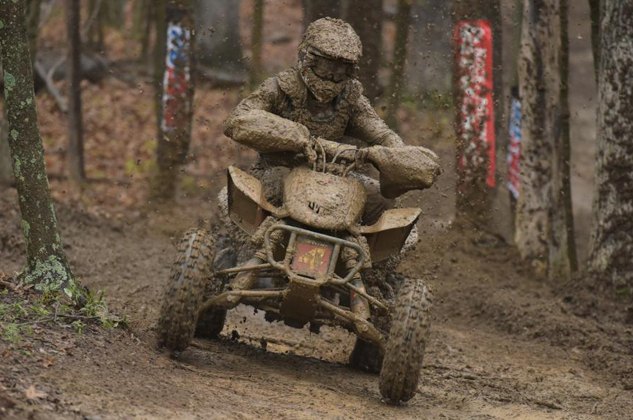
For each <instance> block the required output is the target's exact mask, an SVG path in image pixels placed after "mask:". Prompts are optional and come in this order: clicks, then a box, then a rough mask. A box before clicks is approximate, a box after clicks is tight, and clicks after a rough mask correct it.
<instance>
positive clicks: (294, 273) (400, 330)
mask: <svg viewBox="0 0 633 420" xmlns="http://www.w3.org/2000/svg"><path fill="white" fill-rule="evenodd" d="M315 150H317V151H319V153H318V156H317V159H312V162H307V163H306V164H305V165H301V166H298V167H295V168H293V169H292V170H290V171H289V173H288V174H287V176H286V177H285V179H284V182H283V204H282V205H281V206H275V205H273V204H271V202H270V201H269V200H268V199H267V198H266V196H265V194H264V191H263V186H262V183H261V182H260V180H258V179H256V178H255V177H253V176H252V175H250V174H248V173H247V172H245V171H243V170H241V169H239V168H237V167H234V166H231V167H229V168H228V171H227V172H228V176H227V180H228V182H227V201H228V217H229V218H230V223H231V224H233V227H237V228H239V229H240V230H241V231H242V232H243V233H245V234H246V235H247V236H248V238H249V239H248V241H249V242H250V245H251V246H252V248H251V249H253V250H254V252H253V255H252V256H251V258H249V259H248V260H246V261H245V262H242V263H240V264H236V265H235V266H230V267H226V265H227V264H218V260H222V259H218V258H217V255H215V250H216V248H217V247H216V246H215V242H214V238H213V237H212V235H211V234H210V233H209V231H207V230H205V229H192V230H189V231H188V232H187V233H186V234H185V235H184V237H183V238H182V240H181V242H180V245H179V247H178V257H177V259H176V262H175V264H174V266H173V270H172V272H171V277H170V281H169V284H168V288H167V291H166V294H165V299H164V302H163V305H162V309H161V314H160V319H159V325H158V335H159V341H160V343H161V344H162V345H163V346H165V347H166V348H167V349H169V350H170V351H172V352H179V351H182V350H184V349H185V348H186V347H187V346H189V344H190V343H191V340H192V339H193V337H194V335H195V336H199V337H206V338H212V337H217V336H218V335H219V333H220V332H221V331H222V329H223V327H224V322H225V318H226V314H227V310H230V309H231V308H234V307H236V306H237V305H238V304H244V305H250V306H252V307H254V308H256V309H257V310H261V311H263V312H264V313H265V316H266V320H268V321H283V322H284V323H285V324H287V325H289V326H291V327H296V328H303V327H304V326H306V325H308V324H309V326H310V329H311V330H312V331H318V329H319V327H320V326H322V325H328V326H338V327H342V328H345V329H347V330H348V331H350V332H352V333H354V334H355V335H356V336H357V341H356V345H355V347H354V351H353V353H352V355H351V357H350V361H351V363H352V364H353V365H354V364H355V365H357V366H361V365H363V363H362V362H363V361H365V362H366V363H365V364H364V366H365V367H368V366H372V363H373V366H374V368H373V370H376V371H379V372H380V392H381V394H382V396H383V397H384V399H385V400H386V401H387V402H388V403H391V404H398V403H400V402H404V401H408V400H409V399H411V398H412V397H413V395H414V394H415V392H416V389H417V385H418V381H419V378H420V368H421V365H422V357H423V354H424V348H425V345H426V341H427V337H428V332H429V322H430V320H429V309H430V306H431V303H430V292H429V290H428V288H427V286H426V285H425V283H424V281H423V280H422V279H420V278H410V277H404V276H395V277H394V273H393V272H390V273H385V275H390V276H391V277H390V278H391V280H392V282H394V281H393V279H394V278H395V279H396V281H395V284H393V286H394V287H393V288H392V287H387V289H390V290H395V292H394V293H391V296H389V295H390V293H381V292H380V290H381V289H380V288H372V289H371V290H372V292H371V293H370V291H369V290H370V289H368V288H366V285H365V281H364V280H365V279H364V273H366V272H369V271H370V270H371V268H372V267H380V264H385V263H386V262H387V261H390V260H394V259H397V258H398V256H399V254H400V253H401V252H402V249H403V246H404V245H405V242H406V241H407V239H408V237H409V235H410V234H411V232H412V229H414V226H415V224H416V222H417V220H418V218H419V216H420V213H421V210H420V209H418V208H395V209H390V210H386V211H385V212H384V213H383V214H382V215H381V216H380V218H379V220H378V221H377V222H375V223H373V224H371V225H363V224H362V223H361V222H360V220H361V215H362V212H363V208H364V205H365V201H366V191H365V188H364V187H363V184H362V183H361V182H360V181H359V180H358V179H357V178H356V177H354V176H353V175H352V174H353V172H354V169H355V168H357V167H359V166H360V165H362V164H365V163H371V164H372V165H373V166H374V167H376V169H378V171H379V172H380V181H381V191H382V192H383V194H385V195H391V196H397V195H400V194H402V193H403V192H405V191H408V190H411V189H423V188H428V187H429V186H430V185H431V184H432V183H433V182H434V180H435V178H436V176H437V175H438V174H439V172H440V169H439V165H438V164H437V157H436V156H435V155H434V154H433V153H432V152H430V151H428V150H427V149H424V148H421V147H414V146H406V147H404V148H399V149H390V148H384V147H381V146H373V147H369V148H366V149H357V148H356V147H353V146H345V145H341V144H340V143H335V142H331V141H327V140H323V139H319V140H318V147H316V148H315ZM223 265H224V266H223ZM386 266H389V265H388V264H387V265H386ZM391 270H392V269H391ZM369 369H370V370H371V368H369Z"/></svg>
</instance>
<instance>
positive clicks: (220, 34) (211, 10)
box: [194, 0, 246, 77]
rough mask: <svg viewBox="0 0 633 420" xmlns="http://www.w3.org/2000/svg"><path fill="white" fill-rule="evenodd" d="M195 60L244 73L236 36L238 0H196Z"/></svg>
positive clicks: (240, 44)
mask: <svg viewBox="0 0 633 420" xmlns="http://www.w3.org/2000/svg"><path fill="white" fill-rule="evenodd" d="M194 6H195V16H194V17H195V24H196V34H197V35H196V48H197V53H196V57H197V62H198V63H200V64H203V65H205V66H207V67H210V68H212V69H215V70H219V71H222V72H227V73H229V74H239V75H240V76H242V77H243V76H245V75H246V71H245V70H246V69H245V68H244V59H243V58H244V55H243V51H242V42H241V40H240V14H239V11H240V1H239V0H213V1H207V0H196V1H194Z"/></svg>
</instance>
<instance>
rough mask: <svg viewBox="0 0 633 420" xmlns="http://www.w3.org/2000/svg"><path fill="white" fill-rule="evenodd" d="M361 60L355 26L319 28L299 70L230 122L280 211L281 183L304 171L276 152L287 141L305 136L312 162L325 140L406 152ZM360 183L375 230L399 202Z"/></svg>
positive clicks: (259, 93) (312, 30) (247, 103)
mask: <svg viewBox="0 0 633 420" xmlns="http://www.w3.org/2000/svg"><path fill="white" fill-rule="evenodd" d="M361 54H362V46H361V41H360V38H359V37H358V35H357V34H356V32H354V30H353V29H352V27H351V26H350V25H349V24H348V23H346V22H344V21H342V20H340V19H333V18H322V19H319V20H316V21H314V22H312V23H311V24H310V25H309V26H308V28H307V30H306V31H305V34H304V36H303V40H302V42H301V44H300V45H299V60H298V63H297V64H296V65H295V66H293V67H291V68H289V69H287V70H285V71H282V72H281V73H279V74H277V75H276V76H274V77H271V78H269V79H267V80H266V81H264V82H263V83H262V84H261V86H259V88H258V89H257V90H256V91H254V92H253V93H251V94H250V95H249V96H248V97H247V98H245V99H244V100H242V102H240V104H239V105H238V106H237V107H236V108H235V110H234V111H233V112H232V114H231V115H230V116H229V118H228V119H227V120H226V122H225V131H224V133H225V134H226V135H227V136H228V137H230V138H232V139H233V140H235V141H237V142H239V143H241V144H244V145H247V146H249V147H251V148H254V149H255V150H257V151H258V152H259V159H258V160H257V162H256V163H255V165H254V166H253V168H251V171H250V172H251V173H252V174H253V175H255V176H256V177H257V178H259V179H260V180H261V181H262V182H263V183H264V187H265V190H266V196H267V198H268V199H269V200H270V201H272V202H273V204H280V202H279V201H280V200H281V196H282V193H281V188H282V182H281V180H282V179H283V177H284V175H285V174H286V173H287V172H288V170H289V169H288V168H291V167H293V166H296V163H297V161H296V155H297V153H296V152H295V153H292V152H287V151H281V150H284V149H283V148H279V149H277V148H275V147H274V145H275V144H278V143H289V142H284V133H287V135H288V136H291V135H293V136H294V135H295V134H296V133H300V136H301V137H302V138H301V141H302V143H303V147H302V149H301V150H297V152H303V153H304V154H305V155H312V154H313V153H314V151H313V147H314V140H313V139H314V138H318V137H320V138H324V139H327V140H331V141H336V142H340V143H346V144H355V145H358V143H359V141H358V140H360V141H361V142H363V143H364V144H365V145H382V146H387V147H399V146H403V145H404V142H403V141H402V139H401V138H400V136H398V135H397V134H396V133H395V132H394V131H392V130H391V129H389V127H387V124H385V122H384V121H383V120H382V119H380V117H379V116H378V115H377V114H376V112H375V111H374V109H373V108H372V107H371V104H370V103H369V100H368V99H367V98H366V97H365V96H363V87H362V85H361V83H360V82H359V81H358V79H357V78H356V75H357V72H358V60H359V59H360V57H361ZM280 117H281V118H280ZM282 119H283V120H282ZM275 127H277V128H278V129H271V128H275ZM282 127H283V129H281V128H282ZM361 181H362V182H363V184H365V187H366V189H367V204H366V206H365V212H364V215H363V220H362V221H363V223H365V224H371V223H374V222H375V221H376V220H377V219H378V218H379V217H380V215H381V214H382V213H383V212H384V211H385V210H386V209H388V208H390V207H392V206H393V202H392V201H391V200H388V199H386V198H384V197H383V196H382V195H381V194H380V190H379V185H378V182H377V181H375V180H373V179H371V178H368V177H361Z"/></svg>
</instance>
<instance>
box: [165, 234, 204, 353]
mask: <svg viewBox="0 0 633 420" xmlns="http://www.w3.org/2000/svg"><path fill="white" fill-rule="evenodd" d="M213 255H214V252H213V241H212V239H211V236H210V234H209V232H207V231H206V230H204V229H191V230H189V231H187V233H185V235H184V236H183V238H182V240H181V241H180V243H179V245H178V256H177V258H176V261H175V262H174V265H173V267H172V270H171V275H170V282H169V285H168V286H167V292H166V294H165V298H164V300H163V305H162V307H161V311H160V318H159V320H158V341H159V344H160V345H163V346H165V347H166V348H167V349H169V350H171V351H182V350H184V349H186V348H187V347H188V346H189V344H190V343H191V340H192V338H193V334H194V331H195V329H196V323H197V321H198V311H199V309H200V305H201V304H202V298H203V296H204V294H205V289H206V285H207V282H208V281H209V279H210V278H211V276H212V264H213Z"/></svg>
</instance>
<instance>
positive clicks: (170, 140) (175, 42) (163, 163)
mask: <svg viewBox="0 0 633 420" xmlns="http://www.w3.org/2000/svg"><path fill="white" fill-rule="evenodd" d="M165 16H166V21H167V22H168V23H167V39H166V46H165V48H166V53H165V67H164V76H163V84H162V102H161V113H160V118H159V123H160V126H159V129H158V143H157V148H156V152H157V163H158V165H157V166H158V171H157V174H156V177H155V179H154V183H153V188H152V195H153V196H154V198H155V199H157V200H160V201H164V200H170V199H172V198H173V196H174V193H175V188H176V182H177V180H178V169H179V168H180V166H181V165H182V164H184V162H185V157H186V155H187V151H188V149H189V143H190V141H191V119H192V115H193V92H194V89H193V78H192V67H193V37H194V31H193V30H192V29H193V16H192V5H191V1H189V0H168V2H167V9H166V14H165Z"/></svg>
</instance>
